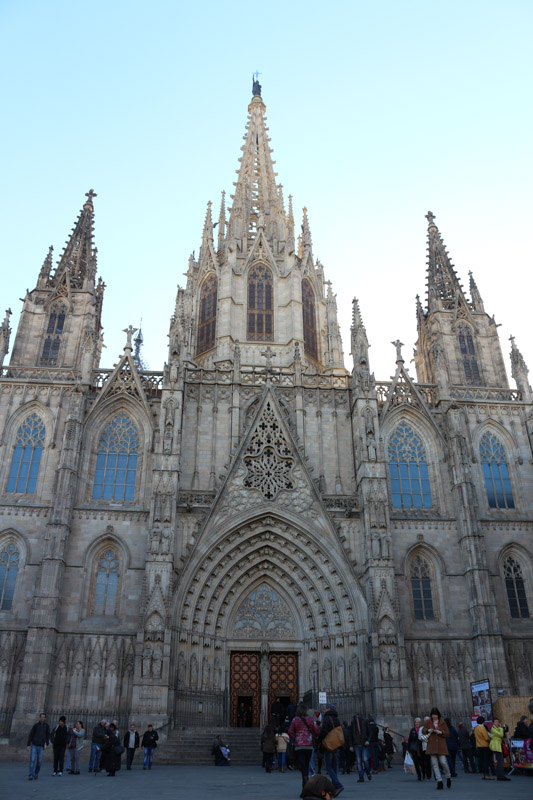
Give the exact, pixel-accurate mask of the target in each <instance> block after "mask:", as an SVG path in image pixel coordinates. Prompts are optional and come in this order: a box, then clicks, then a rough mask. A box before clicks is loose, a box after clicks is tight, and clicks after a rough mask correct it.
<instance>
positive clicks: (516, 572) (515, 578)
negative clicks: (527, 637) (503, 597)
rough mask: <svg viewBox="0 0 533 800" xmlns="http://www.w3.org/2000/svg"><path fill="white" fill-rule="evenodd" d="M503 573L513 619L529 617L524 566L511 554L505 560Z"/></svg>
mask: <svg viewBox="0 0 533 800" xmlns="http://www.w3.org/2000/svg"><path fill="white" fill-rule="evenodd" d="M503 573H504V577H505V588H506V589H507V600H508V601H509V611H510V612H511V617H513V619H527V618H528V617H529V606H528V604H527V597H526V587H525V585H524V578H523V576H522V568H521V566H520V564H519V563H518V561H517V560H516V559H515V558H513V556H509V558H508V559H507V560H506V561H505V564H504V565H503Z"/></svg>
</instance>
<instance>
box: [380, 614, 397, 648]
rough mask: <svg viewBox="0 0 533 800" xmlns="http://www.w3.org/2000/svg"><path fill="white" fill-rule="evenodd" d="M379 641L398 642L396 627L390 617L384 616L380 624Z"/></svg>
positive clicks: (393, 643) (385, 642)
mask: <svg viewBox="0 0 533 800" xmlns="http://www.w3.org/2000/svg"><path fill="white" fill-rule="evenodd" d="M378 643H379V644H380V645H381V644H391V645H395V644H396V628H395V626H394V622H393V621H392V620H391V618H390V617H387V616H385V617H383V618H382V620H381V621H380V623H379V626H378Z"/></svg>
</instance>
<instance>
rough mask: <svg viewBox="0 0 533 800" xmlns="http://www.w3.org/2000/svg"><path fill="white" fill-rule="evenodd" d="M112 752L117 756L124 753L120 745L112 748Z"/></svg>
mask: <svg viewBox="0 0 533 800" xmlns="http://www.w3.org/2000/svg"><path fill="white" fill-rule="evenodd" d="M113 752H114V753H116V754H117V756H121V755H122V753H123V752H124V747H123V746H122V745H121V744H116V745H115V746H114V748H113Z"/></svg>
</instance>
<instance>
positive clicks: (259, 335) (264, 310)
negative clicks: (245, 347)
mask: <svg viewBox="0 0 533 800" xmlns="http://www.w3.org/2000/svg"><path fill="white" fill-rule="evenodd" d="M273 294H274V291H273V283H272V272H271V271H270V270H269V268H268V267H267V266H265V265H264V264H255V265H254V266H252V267H251V268H250V271H249V272H248V326H247V327H248V333H247V336H248V339H249V340H251V341H253V342H273V341H274V309H273Z"/></svg>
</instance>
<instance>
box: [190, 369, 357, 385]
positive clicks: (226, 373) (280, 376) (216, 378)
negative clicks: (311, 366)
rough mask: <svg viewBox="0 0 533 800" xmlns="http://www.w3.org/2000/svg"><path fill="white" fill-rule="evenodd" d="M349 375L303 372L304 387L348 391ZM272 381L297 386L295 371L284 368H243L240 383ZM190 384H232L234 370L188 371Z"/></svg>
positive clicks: (262, 383)
mask: <svg viewBox="0 0 533 800" xmlns="http://www.w3.org/2000/svg"><path fill="white" fill-rule="evenodd" d="M348 378H349V376H348V375H331V374H324V373H322V372H311V373H308V372H302V384H301V385H302V386H304V387H314V388H316V387H318V388H324V389H347V388H348V385H349V384H348ZM267 379H269V380H270V383H271V385H272V386H279V387H283V386H296V375H295V372H294V370H291V369H286V368H284V367H272V368H271V369H267V368H266V367H242V369H241V370H240V372H239V378H238V382H240V384H241V385H242V386H264V385H265V383H266V382H267ZM186 380H187V382H189V383H225V384H228V383H231V382H232V381H233V370H227V369H202V368H200V369H187V374H186Z"/></svg>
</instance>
